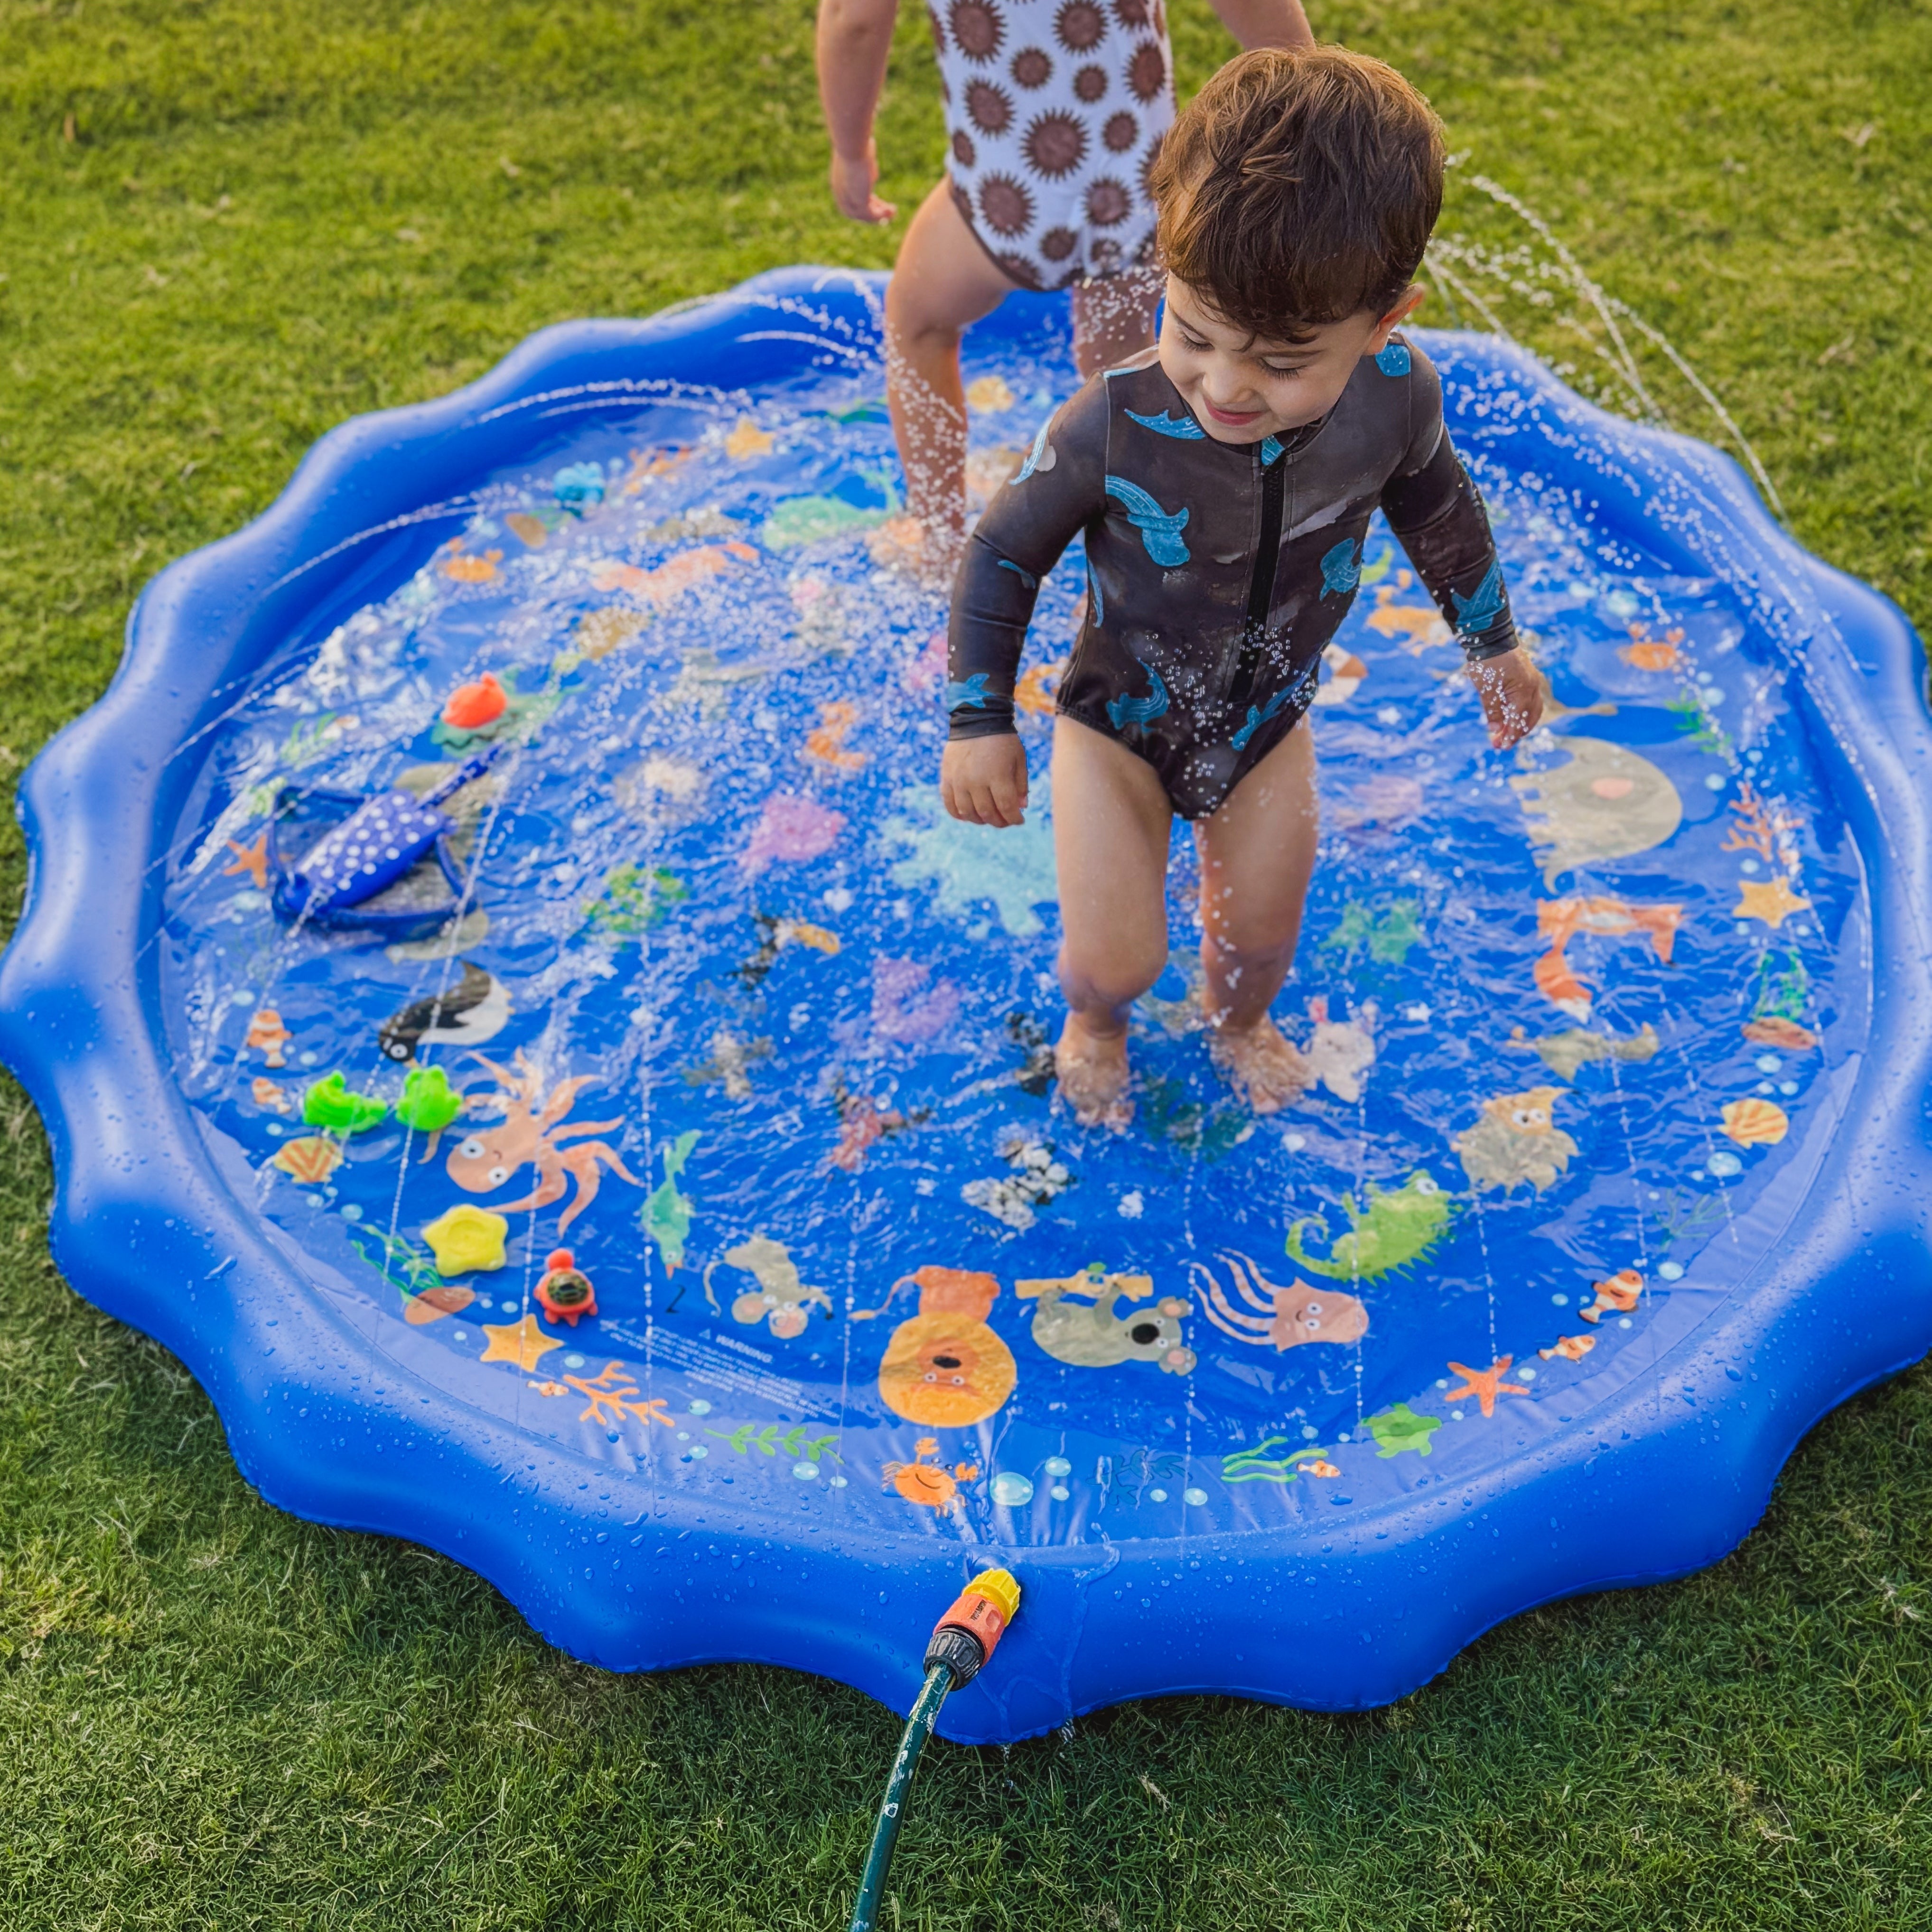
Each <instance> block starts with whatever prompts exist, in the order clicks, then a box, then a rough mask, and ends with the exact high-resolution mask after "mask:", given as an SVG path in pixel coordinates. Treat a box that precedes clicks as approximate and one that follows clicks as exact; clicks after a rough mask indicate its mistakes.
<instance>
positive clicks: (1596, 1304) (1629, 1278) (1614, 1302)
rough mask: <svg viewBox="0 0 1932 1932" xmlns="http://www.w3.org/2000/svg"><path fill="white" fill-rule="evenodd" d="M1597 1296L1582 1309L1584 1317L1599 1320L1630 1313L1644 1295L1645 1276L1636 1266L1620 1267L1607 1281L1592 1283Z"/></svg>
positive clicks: (1594, 1320) (1592, 1320) (1591, 1320)
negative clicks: (1639, 1272) (1638, 1271)
mask: <svg viewBox="0 0 1932 1932" xmlns="http://www.w3.org/2000/svg"><path fill="white" fill-rule="evenodd" d="M1592 1286H1594V1287H1595V1289H1596V1295H1597V1298H1596V1299H1595V1301H1592V1303H1591V1304H1590V1305H1589V1307H1588V1308H1586V1309H1584V1310H1582V1311H1581V1313H1582V1315H1583V1319H1584V1320H1585V1321H1586V1322H1592V1323H1595V1322H1601V1321H1602V1320H1603V1319H1604V1316H1606V1315H1628V1313H1630V1312H1631V1310H1632V1309H1633V1308H1634V1307H1636V1306H1637V1304H1638V1302H1639V1301H1641V1300H1642V1299H1643V1276H1642V1275H1640V1274H1638V1273H1637V1270H1636V1269H1635V1268H1619V1269H1618V1270H1617V1271H1616V1274H1613V1275H1612V1276H1611V1277H1610V1278H1609V1280H1606V1281H1600V1282H1597V1283H1593V1284H1592Z"/></svg>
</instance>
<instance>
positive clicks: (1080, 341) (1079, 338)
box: [1073, 268, 1166, 382]
mask: <svg viewBox="0 0 1932 1932" xmlns="http://www.w3.org/2000/svg"><path fill="white" fill-rule="evenodd" d="M1165 287H1166V278H1164V277H1163V275H1162V274H1161V273H1160V270H1159V269H1145V268H1136V269H1124V270H1122V272H1121V273H1120V274H1119V275H1109V276H1106V277H1105V278H1100V279H1097V280H1094V281H1085V282H1076V283H1075V284H1073V360H1074V362H1075V364H1076V366H1077V367H1078V368H1079V371H1080V377H1081V380H1082V381H1083V382H1084V381H1085V380H1086V379H1087V378H1088V377H1089V376H1091V375H1094V374H1097V372H1098V371H1100V370H1103V369H1112V368H1117V367H1118V365H1120V364H1121V363H1123V362H1126V361H1127V359H1128V357H1130V356H1138V355H1139V353H1140V352H1141V351H1142V350H1143V349H1151V348H1152V347H1154V317H1155V315H1156V314H1157V312H1158V311H1159V310H1160V298H1161V293H1162V290H1163V289H1164V288H1165Z"/></svg>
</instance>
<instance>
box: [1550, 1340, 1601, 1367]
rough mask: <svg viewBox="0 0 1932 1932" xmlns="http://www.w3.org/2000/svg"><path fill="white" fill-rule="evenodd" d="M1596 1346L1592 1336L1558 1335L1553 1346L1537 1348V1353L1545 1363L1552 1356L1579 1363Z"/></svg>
mask: <svg viewBox="0 0 1932 1932" xmlns="http://www.w3.org/2000/svg"><path fill="white" fill-rule="evenodd" d="M1595 1346H1597V1338H1596V1337H1595V1336H1594V1335H1559V1336H1558V1337H1557V1338H1556V1343H1555V1346H1553V1347H1551V1348H1547V1349H1538V1350H1537V1353H1538V1355H1541V1357H1542V1358H1543V1359H1544V1361H1546V1362H1547V1361H1550V1359H1551V1358H1553V1357H1554V1356H1559V1355H1560V1356H1561V1357H1562V1358H1563V1360H1564V1361H1566V1362H1580V1361H1582V1360H1583V1358H1584V1357H1585V1356H1586V1355H1588V1354H1589V1352H1590V1351H1591V1350H1592V1349H1594V1348H1595Z"/></svg>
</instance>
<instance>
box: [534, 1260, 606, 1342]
mask: <svg viewBox="0 0 1932 1932" xmlns="http://www.w3.org/2000/svg"><path fill="white" fill-rule="evenodd" d="M537 1300H538V1302H539V1303H540V1304H541V1306H542V1308H543V1312H544V1313H545V1314H546V1315H547V1316H549V1317H550V1319H551V1320H552V1321H553V1322H568V1323H569V1324H570V1325H571V1327H572V1328H575V1327H576V1326H577V1323H578V1322H580V1321H581V1320H582V1319H583V1317H584V1316H586V1315H595V1313H597V1291H596V1290H595V1289H594V1288H592V1286H590V1277H589V1276H588V1275H586V1274H581V1273H580V1272H579V1271H578V1269H577V1257H576V1256H574V1254H572V1253H571V1251H570V1250H568V1248H554V1249H553V1250H551V1251H550V1258H549V1259H548V1260H547V1261H546V1262H544V1278H543V1280H541V1281H540V1282H538V1283H537Z"/></svg>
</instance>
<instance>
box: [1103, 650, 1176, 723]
mask: <svg viewBox="0 0 1932 1932" xmlns="http://www.w3.org/2000/svg"><path fill="white" fill-rule="evenodd" d="M1136 662H1137V663H1138V664H1139V665H1140V667H1141V669H1142V670H1144V671H1145V672H1146V673H1147V674H1148V679H1150V681H1151V682H1152V684H1153V685H1154V689H1153V690H1152V691H1151V692H1150V693H1149V694H1148V695H1147V696H1146V697H1129V696H1128V695H1127V693H1126V692H1125V691H1122V692H1121V694H1120V696H1119V697H1110V698H1109V699H1108V700H1107V715H1108V716H1109V718H1112V720H1113V721H1114V729H1115V730H1116V731H1124V730H1126V729H1127V727H1128V726H1129V725H1130V724H1152V723H1153V722H1154V720H1155V719H1156V718H1158V717H1159V716H1160V715H1161V713H1162V712H1163V711H1165V710H1166V709H1167V686H1166V685H1164V684H1163V683H1162V682H1161V681H1160V672H1159V671H1157V670H1155V669H1154V666H1153V665H1152V664H1149V663H1148V661H1147V660H1146V659H1145V658H1138V659H1136Z"/></svg>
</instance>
